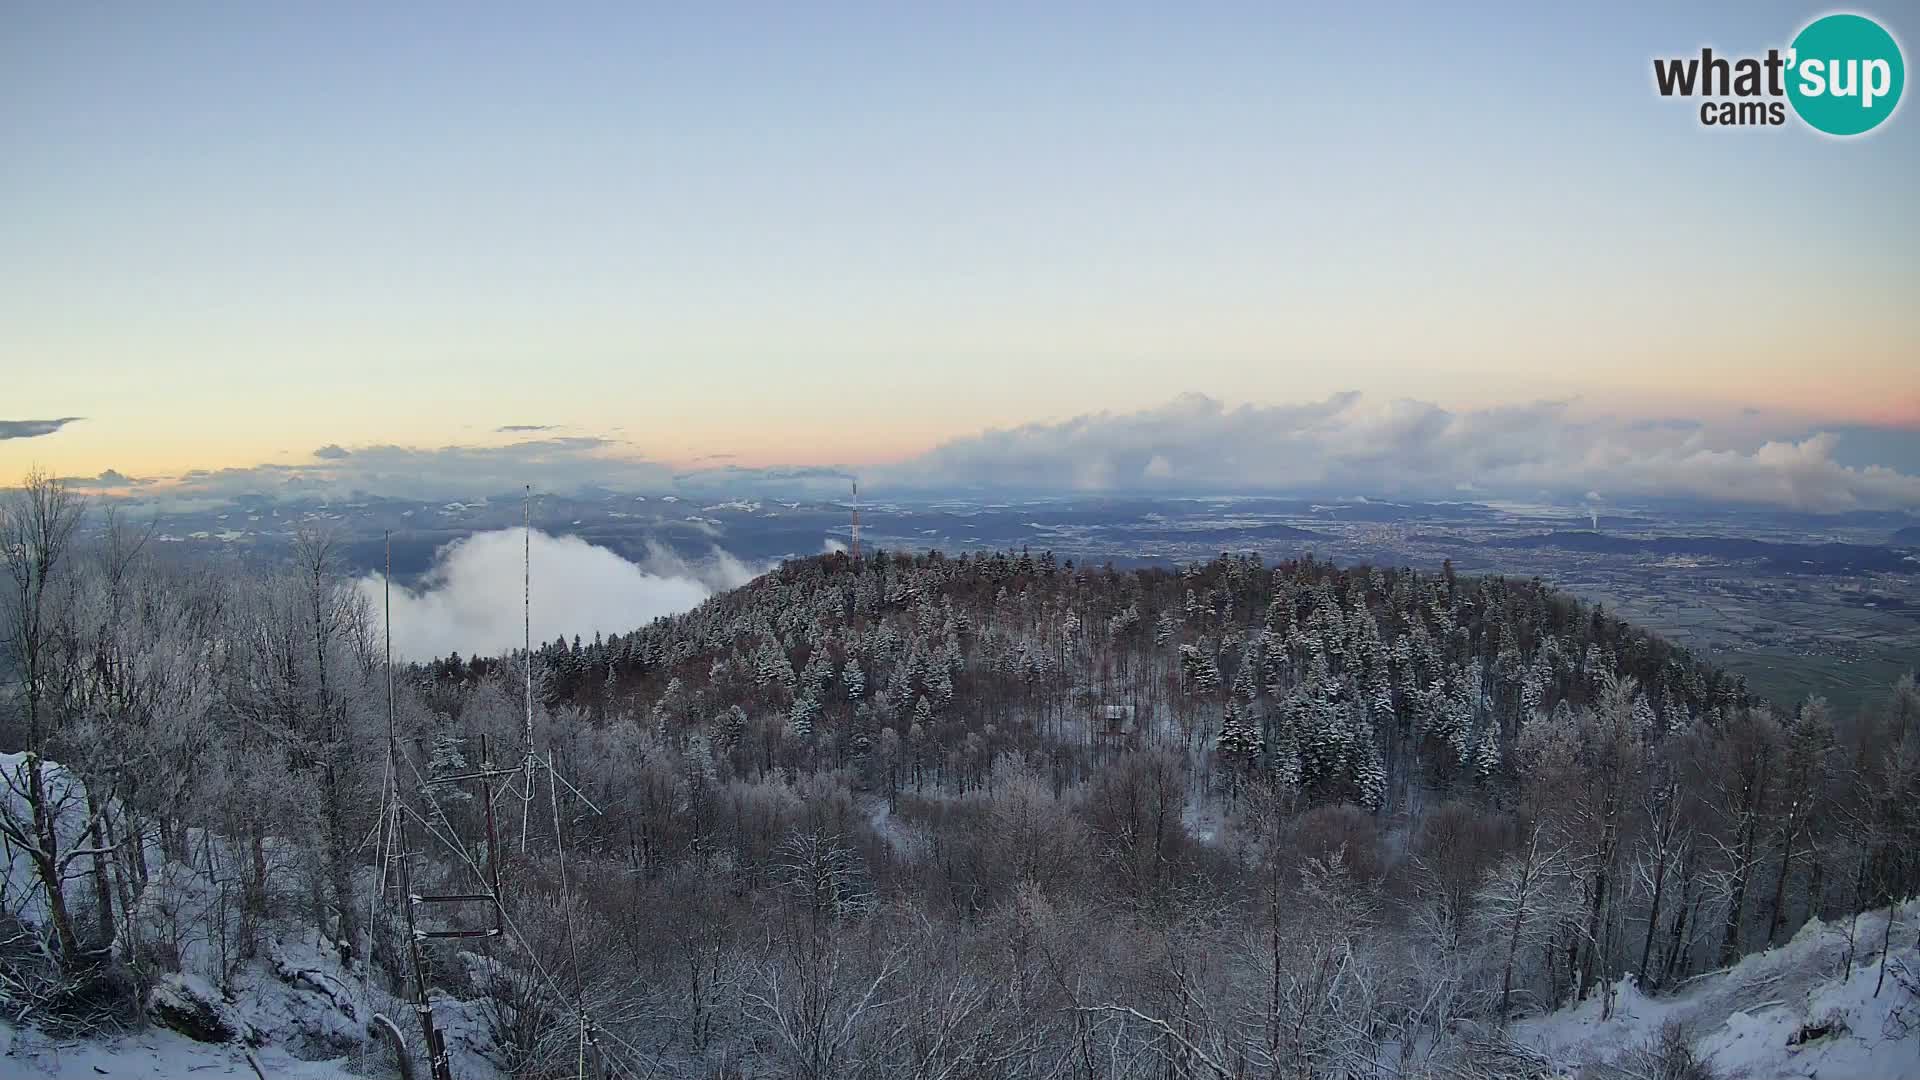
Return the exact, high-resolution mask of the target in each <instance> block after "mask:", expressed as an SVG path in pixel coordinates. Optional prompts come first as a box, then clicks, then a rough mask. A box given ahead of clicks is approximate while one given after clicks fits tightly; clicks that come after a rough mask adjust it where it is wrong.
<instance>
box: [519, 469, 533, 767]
mask: <svg viewBox="0 0 1920 1080" xmlns="http://www.w3.org/2000/svg"><path fill="white" fill-rule="evenodd" d="M521 513H522V515H523V517H524V518H525V521H526V524H525V526H524V527H523V528H522V529H521V532H520V539H521V542H522V551H521V557H520V588H521V597H520V623H521V625H520V632H521V634H522V635H524V640H523V641H522V642H521V644H522V645H523V646H524V647H525V648H526V651H527V680H526V681H527V760H528V761H532V760H533V485H532V484H528V485H527V494H526V501H525V502H524V503H523V504H522V506H521Z"/></svg>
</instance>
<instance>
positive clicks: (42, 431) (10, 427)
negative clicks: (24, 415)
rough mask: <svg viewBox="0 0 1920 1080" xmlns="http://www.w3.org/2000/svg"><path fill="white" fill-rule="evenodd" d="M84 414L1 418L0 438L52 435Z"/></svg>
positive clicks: (83, 418) (81, 417) (80, 418)
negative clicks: (38, 418)
mask: <svg viewBox="0 0 1920 1080" xmlns="http://www.w3.org/2000/svg"><path fill="white" fill-rule="evenodd" d="M85 419H86V417H84V416H62V417H60V418H59V419H57V420H0V439H34V438H38V437H40V436H42V435H51V434H53V433H54V432H56V431H59V430H60V429H61V428H63V427H66V426H67V425H68V424H71V423H73V422H74V421H76V420H85Z"/></svg>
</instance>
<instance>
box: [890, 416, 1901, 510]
mask: <svg viewBox="0 0 1920 1080" xmlns="http://www.w3.org/2000/svg"><path fill="white" fill-rule="evenodd" d="M1742 440H1746V442H1744V443H1743V441H1742ZM1838 444H1839V440H1838V437H1837V436H1835V435H1834V434H1831V433H1817V434H1813V435H1811V436H1806V437H1802V438H1798V439H1794V438H1776V439H1773V440H1770V441H1766V442H1763V443H1760V444H1759V445H1758V446H1753V445H1751V440H1750V439H1748V437H1747V436H1744V435H1739V434H1734V433H1728V434H1723V435H1721V436H1719V437H1717V438H1716V435H1715V433H1714V432H1713V431H1711V430H1710V429H1709V428H1708V427H1707V426H1706V425H1704V424H1701V423H1697V422H1693V421H1674V420H1661V421H1658V422H1654V423H1647V422H1644V421H1639V420H1629V419H1620V418H1611V417H1604V416H1603V417H1581V416H1577V415H1576V414H1575V412H1574V410H1573V408H1572V404H1571V403H1569V402H1563V401H1537V402H1531V403H1526V404H1520V405H1509V406H1500V407H1494V408H1487V409H1478V410H1465V411H1455V410H1449V409H1446V408H1443V407H1441V406H1439V405H1435V404H1432V403H1429V402H1421V401H1412V400H1396V401H1373V400H1369V399H1365V398H1363V397H1362V396H1361V395H1360V394H1357V393H1344V394H1336V395H1334V396H1332V397H1329V398H1327V399H1325V400H1324V401H1318V402H1309V403H1306V404H1296V405H1273V406H1263V405H1242V406H1239V407H1235V408H1230V407H1228V406H1226V405H1224V404H1222V403H1221V402H1219V401H1217V400H1215V399H1213V398H1210V397H1206V396H1204V395H1200V394H1188V395H1184V396H1182V397H1179V398H1176V399H1175V400H1173V401H1171V402H1169V403H1167V404H1165V405H1161V406H1158V407H1156V408H1151V409H1144V410H1141V411H1138V412H1132V413H1106V412H1102V413H1091V414H1087V415H1084V416H1079V417H1075V418H1073V419H1070V420H1065V421H1061V422H1058V423H1041V424H1027V425H1024V426H1021V427H1016V428H1009V429H1002V430H990V431H986V432H983V433H981V434H979V435H976V436H972V437H968V438H962V439H955V440H952V441H950V442H947V443H944V444H942V445H940V446H938V447H936V448H934V449H933V450H931V451H928V452H927V453H925V454H923V455H921V456H919V457H917V458H914V459H912V460H910V461H908V462H906V463H904V464H903V465H900V466H897V467H893V468H889V469H884V470H876V473H877V474H878V475H876V477H875V479H876V480H881V481H884V482H885V483H887V484H888V485H889V486H893V487H898V488H907V489H916V488H917V489H937V488H948V489H952V488H963V489H996V490H1024V491H1060V492H1119V493H1126V492H1142V493H1144V492H1163V493H1185V494H1196V493H1200V494H1204V493H1219V492H1231V491H1265V492H1290V493H1299V494H1309V493H1318V494H1350V493H1355V492H1358V493H1365V494H1373V495H1389V496H1394V495H1402V496H1424V497H1448V496H1453V497H1458V493H1460V492H1472V493H1474V495H1475V496H1476V497H1496V496H1502V495H1507V496H1520V497H1529V498H1532V497H1540V496H1542V495H1547V496H1554V497H1567V498H1579V497H1580V496H1581V495H1582V493H1585V492H1589V491H1605V492H1607V493H1608V495H1609V497H1610V498H1615V499H1617V498H1620V497H1623V496H1626V497H1640V498H1662V497H1687V498H1696V499H1703V500H1709V501H1714V502H1722V503H1738V504H1748V505H1763V506H1777V507H1790V508H1793V509H1799V510H1812V511H1822V512H1829V511H1841V510H1854V509H1886V508H1920V476H1914V475H1910V474H1907V473H1903V472H1900V471H1898V470H1896V469H1892V468H1887V467H1884V466H1850V465H1845V464H1842V463H1841V462H1839V461H1837V460H1836V459H1835V450H1836V447H1837V446H1838Z"/></svg>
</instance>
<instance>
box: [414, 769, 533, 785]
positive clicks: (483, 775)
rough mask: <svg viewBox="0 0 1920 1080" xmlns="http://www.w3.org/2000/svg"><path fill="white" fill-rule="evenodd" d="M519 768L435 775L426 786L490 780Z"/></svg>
mask: <svg viewBox="0 0 1920 1080" xmlns="http://www.w3.org/2000/svg"><path fill="white" fill-rule="evenodd" d="M519 771H520V770H519V769H482V770H480V771H479V772H469V773H458V774H456V775H454V776H435V777H432V778H430V779H428V780H427V786H428V787H437V786H439V785H441V784H463V783H465V782H467V781H468V780H491V779H493V778H494V777H496V776H512V775H513V774H514V773H517V772H519Z"/></svg>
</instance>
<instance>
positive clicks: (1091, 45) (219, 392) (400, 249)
mask: <svg viewBox="0 0 1920 1080" xmlns="http://www.w3.org/2000/svg"><path fill="white" fill-rule="evenodd" d="M294 7H295V5H277V4H276V5H258V4H254V5H240V4H232V5H199V4H192V3H183V4H165V5H155V4H146V5H135V4H103V5H14V6H11V7H9V8H8V9H7V10H6V12H5V13H4V14H0V280H3V281H4V282H5V283H6V284H5V287H4V288H0V368H4V370H5V373H6V374H5V378H4V381H3V382H0V386H3V387H4V389H3V390H0V420H15V421H17V420H27V419H45V418H56V417H68V416H75V417H84V419H83V420H80V421H77V422H74V423H71V424H68V425H66V426H65V427H64V428H62V429H61V430H60V431H58V432H57V433H54V434H49V435H44V436H39V437H34V438H9V439H0V476H10V475H18V474H19V473H20V472H21V471H22V470H24V469H25V468H27V467H28V466H29V465H31V464H35V463H38V464H41V465H44V466H47V467H49V468H52V469H54V470H56V471H57V472H59V473H62V474H66V475H92V474H95V473H98V472H100V471H102V470H106V469H114V470H118V471H119V472H121V473H124V474H128V475H132V476H165V475H174V474H178V473H180V472H184V471H186V470H190V469H196V468H220V467H228V466H244V465H253V464H258V463H300V462H310V461H312V460H313V458H312V452H313V450H314V449H315V448H317V447H321V446H325V445H330V444H338V445H341V446H345V447H348V448H353V447H359V446H367V445H372V444H385V443H392V444H400V445H404V446H422V447H440V446H450V445H475V446H489V445H499V444H502V443H505V442H508V441H512V440H514V439H516V438H523V437H525V436H524V434H514V433H503V432H500V431H498V430H497V429H498V428H500V427H502V426H504V425H540V426H549V427H551V428H552V430H553V432H554V433H556V434H562V435H574V436H597V437H603V438H607V439H611V440H615V442H614V444H612V445H613V446H614V447H615V449H614V450H613V451H611V452H616V453H621V454H631V455H632V456H635V457H644V458H648V459H652V460H656V461H662V462H670V463H676V464H699V463H703V462H704V463H714V462H729V463H741V464H769V463H792V464H817V463H829V462H842V463H868V462H890V461H897V460H900V459H903V458H908V457H910V456H912V455H916V454H919V453H921V452H924V451H926V450H928V449H929V448H932V447H934V446H936V445H937V444H940V443H943V442H946V441H948V440H951V439H955V438H958V437H962V436H968V435H972V434H974V433H977V432H979V431H980V430H982V429H984V428H999V427H1009V426H1012V425H1018V424H1022V423H1026V422H1029V421H1040V420H1059V419H1063V418H1066V417H1071V416H1076V415H1079V414H1083V413H1088V412H1097V411H1102V410H1111V411H1116V412H1128V411H1132V410H1140V409H1146V408H1150V407H1155V406H1158V405H1160V404H1162V403H1165V402H1167V401H1169V400H1172V399H1174V398H1175V397H1176V396H1177V395H1179V394H1181V393H1183V392H1188V391H1199V392H1203V393H1206V394H1208V395H1211V396H1213V397H1215V398H1218V399H1222V400H1224V401H1227V402H1230V403H1240V402H1255V403H1287V402H1300V401H1314V400H1319V399H1323V398H1326V397H1327V396H1328V395H1330V394H1333V393H1335V392H1338V391H1343V390H1359V391H1362V392H1363V393H1365V394H1366V395H1367V396H1368V397H1369V398H1372V399H1393V398H1398V397H1412V398H1418V399H1420V400H1423V401H1430V402H1436V403H1438V404H1440V405H1442V406H1445V407H1447V408H1454V409H1476V408H1484V407H1487V406H1492V405H1498V404H1502V403H1512V402H1527V401H1534V400H1539V399H1553V400H1571V401H1572V402H1573V403H1574V404H1573V406H1572V409H1573V411H1574V412H1575V413H1576V414H1609V415H1616V416H1623V417H1639V418H1656V419H1657V418H1670V417H1685V418H1691V419H1707V420H1724V421H1726V422H1728V423H1734V422H1735V421H1736V420H1737V418H1739V417H1741V416H1743V415H1745V416H1746V417H1748V421H1749V423H1750V425H1758V426H1764V427H1767V428H1768V432H1767V434H1777V435H1781V436H1800V435H1804V434H1805V433H1808V432H1811V431H1814V430H1819V429H1823V428H1836V429H1838V428H1846V429H1876V430H1878V431H1879V432H1880V433H1881V434H1880V435H1879V436H1877V437H1881V438H1890V439H1893V440H1895V441H1896V442H1897V441H1898V440H1900V439H1903V438H1907V439H1912V438H1920V316H1916V309H1920V211H1916V204H1917V203H1920V199H1916V191H1920V184H1917V183H1916V175H1920V174H1917V172H1916V165H1920V116H1916V115H1915V113H1914V109H1915V106H1914V105H1913V104H1912V103H1910V102H1908V103H1903V105H1902V107H1901V110H1900V113H1899V114H1898V115H1896V116H1895V117H1894V118H1893V120H1892V121H1890V122H1889V124H1887V125H1886V126H1885V127H1884V129H1883V130H1881V131H1878V132H1876V133H1874V134H1873V135H1871V136H1869V137H1866V138H1863V139H1855V140H1851V141H1844V142H1843V141H1836V140H1831V139H1826V138H1823V137H1821V136H1818V135H1816V134H1814V133H1812V132H1811V131H1809V130H1807V129H1806V128H1804V127H1803V126H1800V125H1798V124H1797V123H1795V124H1790V125H1789V126H1788V127H1787V128H1784V129H1759V130H1735V131H1724V130H1713V129H1707V128H1702V127H1701V126H1700V124H1699V123H1698V120H1697V117H1696V114H1695V107H1694V106H1692V105H1689V104H1688V103H1686V102H1680V101H1670V100H1662V99H1660V98H1659V97H1658V96H1657V95H1656V94H1655V92H1654V91H1653V89H1652V80H1651V73H1650V71H1651V67H1650V61H1651V58H1652V57H1654V56H1656V55H1661V56H1666V55H1684V54H1687V53H1689V52H1697V50H1698V49H1699V48H1700V47H1701V46H1702V45H1706V44H1711V45H1713V46H1714V47H1715V49H1716V50H1717V51H1723V52H1727V53H1734V54H1748V53H1763V52H1764V51H1765V49H1766V48H1767V47H1769V46H1775V45H1784V44H1785V43H1786V42H1787V41H1788V40H1789V39H1790V37H1791V36H1792V33H1793V32H1794V31H1795V30H1796V29H1798V27H1799V26H1801V25H1803V24H1804V23H1805V22H1806V21H1808V20H1809V19H1810V18H1811V17H1813V16H1814V15H1817V14H1819V13H1821V12H1823V11H1825V10H1827V9H1826V8H1824V7H1821V6H1816V5H1806V4H1779V3H1723V4H1700V5H1689V6H1688V9H1687V10H1685V11H1675V10H1668V8H1669V5H1609V6H1604V7H1593V6H1587V7H1581V6H1578V5H1542V4H1533V3H1528V4H1518V3H1516V4H1504V5H1494V4H1485V5H1476V6H1475V7H1474V8H1473V9H1472V13H1471V14H1470V15H1469V14H1466V13H1465V12H1464V11H1462V10H1459V9H1457V8H1452V7H1449V6H1447V5H1431V4H1387V5H1350V6H1348V7H1347V8H1343V9H1339V10H1335V11H1328V10H1319V9H1316V10H1313V11H1311V12H1309V11H1305V10H1302V11H1298V12H1289V11H1287V10H1285V6H1284V5H1276V4H1270V3H1269V4H1245V5H1225V4H1208V5H1199V6H1198V7H1199V8H1200V9H1201V10H1191V11H1190V10H1185V9H1184V8H1182V9H1176V8H1173V7H1169V6H1168V5H1164V4H1152V5H1138V6H1134V5H1122V4H1113V3H1098V4H1047V5H1031V4H1025V5H1014V4H1008V5H987V4H967V5H946V6H944V13H934V12H933V10H932V8H931V6H929V5H840V4H831V5H820V6H815V5H789V4H755V5H746V4H728V5H685V6H683V7H680V8H678V9H672V8H668V7H666V6H664V5H651V4H607V5H590V4H576V5H562V6H561V7H560V8H559V9H556V10H553V11H545V10H542V11H538V12H536V10H535V9H534V8H531V7H528V6H527V5H524V4H512V5H501V6H497V7H496V6H487V5H478V4H459V5H426V4H404V5H394V4H341V5H331V4H330V5H302V6H301V7H303V9H304V10H302V11H294V10H293V8H294ZM1857 10H1862V11H1865V12H1867V13H1869V14H1875V13H1878V14H1882V15H1884V16H1885V20H1884V21H1885V22H1886V23H1887V25H1889V26H1890V28H1891V29H1892V30H1893V32H1894V33H1895V34H1896V35H1900V36H1902V40H1903V41H1904V42H1905V43H1906V44H1907V54H1908V55H1907V60H1908V63H1909V65H1910V66H1911V64H1912V63H1913V62H1914V60H1915V56H1914V48H1913V42H1915V41H1916V40H1920V22H1915V21H1914V20H1913V19H1912V18H1911V15H1912V9H1911V8H1908V9H1905V10H1904V12H1903V11H1901V10H1896V9H1892V8H1889V9H1886V10H1885V11H1883V12H1876V11H1875V9H1873V8H1861V9H1857ZM1903 14H1904V15H1906V16H1908V17H1906V18H1903V17H1902V16H1903ZM1743 410H1758V413H1757V414H1755V413H1743ZM1756 415H1757V417H1759V419H1754V417H1755V416H1756ZM1907 445H1913V444H1912V443H1908V444H1907Z"/></svg>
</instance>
